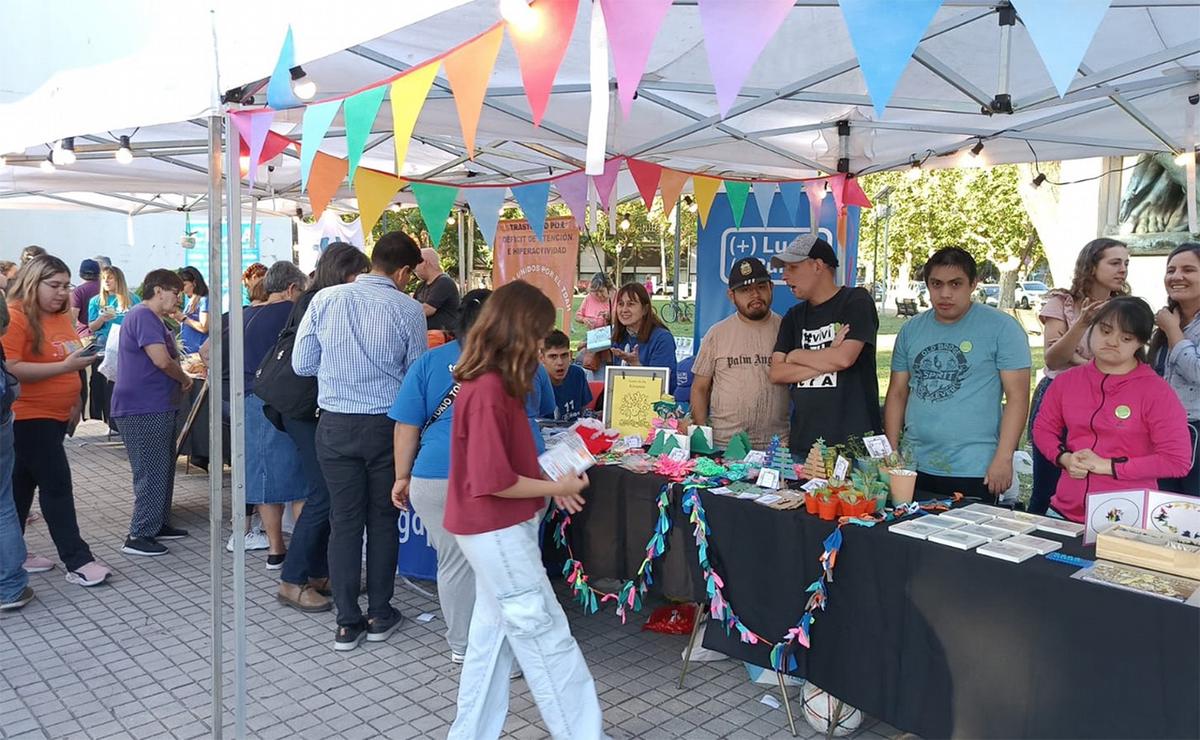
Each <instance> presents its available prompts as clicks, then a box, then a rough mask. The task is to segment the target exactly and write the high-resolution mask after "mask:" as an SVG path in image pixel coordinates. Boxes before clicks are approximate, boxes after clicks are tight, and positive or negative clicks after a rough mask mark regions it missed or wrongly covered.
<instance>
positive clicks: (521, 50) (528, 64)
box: [506, 0, 579, 126]
mask: <svg viewBox="0 0 1200 740" xmlns="http://www.w3.org/2000/svg"><path fill="white" fill-rule="evenodd" d="M529 11H530V13H531V14H536V17H535V18H533V19H531V20H528V21H526V22H522V23H506V27H507V28H508V37H509V39H511V40H512V44H513V47H514V48H516V50H517V61H518V62H519V63H520V66H521V80H522V82H524V83H525V97H526V98H528V100H529V109H530V111H532V113H533V125H534V126H538V125H540V124H541V122H542V114H543V113H545V112H546V103H547V102H549V100H550V89H551V88H552V87H553V86H554V76H555V75H557V74H558V67H559V65H561V64H562V60H563V56H564V55H566V53H567V43H568V42H569V41H570V40H571V31H572V30H574V28H575V16H576V14H577V13H578V12H579V0H538V2H536V3H534V4H533V5H531V6H530V7H529Z"/></svg>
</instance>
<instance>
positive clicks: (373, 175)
mask: <svg viewBox="0 0 1200 740" xmlns="http://www.w3.org/2000/svg"><path fill="white" fill-rule="evenodd" d="M314 169H315V168H314ZM403 186H404V181H403V180H401V179H400V178H398V177H395V176H393V175H389V174H387V173H386V172H376V171H375V170H368V169H367V168H365V167H364V168H362V169H361V170H359V171H358V172H357V173H355V175H354V197H355V198H358V215H359V218H361V219H362V233H363V236H366V235H367V234H370V233H371V229H373V228H375V224H376V223H377V222H378V221H379V217H380V216H381V215H383V209H384V208H387V207H388V204H389V203H391V202H392V196H394V195H395V194H396V193H397V192H398V191H399V190H400V188H401V187H403ZM442 218H443V219H444V218H445V216H443V217H442Z"/></svg>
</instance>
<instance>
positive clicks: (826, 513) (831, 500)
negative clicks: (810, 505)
mask: <svg viewBox="0 0 1200 740" xmlns="http://www.w3.org/2000/svg"><path fill="white" fill-rule="evenodd" d="M839 502H840V499H839V498H838V497H837V495H836V494H835V493H834V490H833V488H832V487H830V486H826V487H824V488H820V489H818V490H817V516H819V517H821V519H823V520H825V521H827V522H832V521H834V520H835V519H837V518H838V505H839Z"/></svg>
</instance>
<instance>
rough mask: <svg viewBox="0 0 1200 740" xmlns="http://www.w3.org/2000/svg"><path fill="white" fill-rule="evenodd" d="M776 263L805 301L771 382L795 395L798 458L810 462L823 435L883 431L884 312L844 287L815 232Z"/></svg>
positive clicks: (835, 438) (783, 331) (788, 329)
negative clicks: (880, 343)
mask: <svg viewBox="0 0 1200 740" xmlns="http://www.w3.org/2000/svg"><path fill="white" fill-rule="evenodd" d="M771 265H772V266H773V267H782V268H783V278H784V281H786V282H787V284H788V287H789V288H791V289H792V293H794V294H795V296H796V297H797V298H799V299H800V301H801V302H800V303H799V304H797V305H795V306H793V307H792V309H791V310H790V311H788V312H787V315H786V316H784V317H783V323H782V324H781V325H780V327H779V338H778V340H776V342H775V352H774V354H772V355H771V381H772V382H774V383H781V384H786V385H788V386H789V387H790V390H791V395H792V423H791V439H790V440H789V443H788V446H789V447H790V448H791V451H792V454H793V455H795V456H796V458H797V459H799V460H803V459H804V456H805V455H807V454H808V451H809V449H810V448H811V447H812V445H813V442H815V441H816V440H817V438H818V437H820V438H822V439H824V440H825V441H826V442H827V443H828V444H831V445H833V444H841V443H842V442H844V441H845V440H846V438H847V437H848V436H850V435H862V434H866V433H867V432H876V433H879V432H880V430H882V429H883V418H882V415H881V414H880V410H879V381H878V379H877V378H876V376H875V335H876V333H877V332H878V331H879V314H878V313H877V312H876V311H875V302H874V301H873V300H871V295H870V294H869V293H868V292H867V291H866V290H864V289H862V288H839V287H838V286H837V283H836V281H835V280H834V270H835V269H836V268H837V266H838V259H837V254H836V253H835V252H834V251H833V247H831V246H829V243H828V242H826V241H825V240H824V239H822V238H821V237H819V236H817V235H816V234H804V235H802V236H799V237H797V238H796V239H795V241H793V242H792V243H791V244H789V245H788V247H787V248H786V249H785V250H784V251H783V252H780V253H779V254H778V255H776V256H774V257H772V258H771Z"/></svg>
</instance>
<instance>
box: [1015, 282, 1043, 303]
mask: <svg viewBox="0 0 1200 740" xmlns="http://www.w3.org/2000/svg"><path fill="white" fill-rule="evenodd" d="M1049 292H1050V288H1049V287H1047V285H1046V284H1045V283H1043V282H1039V281H1037V280H1024V281H1021V282H1018V283H1017V287H1016V289H1015V290H1013V303H1014V304H1015V305H1016V306H1017V308H1033V309H1040V308H1041V307H1042V304H1043V303H1044V302H1045V301H1046V294H1047V293H1049Z"/></svg>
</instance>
